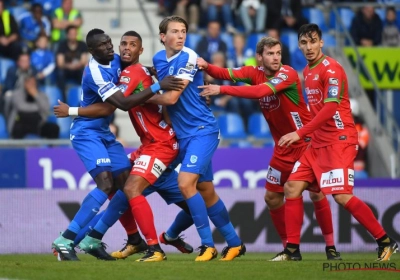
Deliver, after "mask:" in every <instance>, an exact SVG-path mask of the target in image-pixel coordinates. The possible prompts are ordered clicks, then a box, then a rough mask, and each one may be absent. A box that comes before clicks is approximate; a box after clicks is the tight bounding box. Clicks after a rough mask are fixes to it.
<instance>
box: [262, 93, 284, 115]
mask: <svg viewBox="0 0 400 280" xmlns="http://www.w3.org/2000/svg"><path fill="white" fill-rule="evenodd" d="M259 101H260V107H261V108H262V109H266V110H268V111H273V110H276V109H278V108H279V106H280V104H281V100H280V99H279V95H270V96H264V97H263V98H260V100H259Z"/></svg>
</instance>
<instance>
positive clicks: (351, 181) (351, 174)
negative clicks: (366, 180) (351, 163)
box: [347, 169, 354, 186]
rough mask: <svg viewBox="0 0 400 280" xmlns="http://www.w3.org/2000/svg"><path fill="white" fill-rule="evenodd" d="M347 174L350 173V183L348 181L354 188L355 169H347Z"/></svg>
mask: <svg viewBox="0 0 400 280" xmlns="http://www.w3.org/2000/svg"><path fill="white" fill-rule="evenodd" d="M347 172H348V174H349V175H348V178H349V181H348V184H349V186H354V170H353V169H347Z"/></svg>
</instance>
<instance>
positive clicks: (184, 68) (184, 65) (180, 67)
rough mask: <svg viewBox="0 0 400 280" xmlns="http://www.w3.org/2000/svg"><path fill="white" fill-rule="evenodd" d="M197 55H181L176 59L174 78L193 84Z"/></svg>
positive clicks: (191, 53) (193, 53)
mask: <svg viewBox="0 0 400 280" xmlns="http://www.w3.org/2000/svg"><path fill="white" fill-rule="evenodd" d="M196 60H197V54H196V53H195V52H193V51H192V52H190V53H183V54H181V55H180V56H179V57H178V62H177V65H176V68H177V72H176V77H177V78H182V79H185V80H189V81H191V82H193V78H194V75H196V73H197V70H198V68H197V63H196Z"/></svg>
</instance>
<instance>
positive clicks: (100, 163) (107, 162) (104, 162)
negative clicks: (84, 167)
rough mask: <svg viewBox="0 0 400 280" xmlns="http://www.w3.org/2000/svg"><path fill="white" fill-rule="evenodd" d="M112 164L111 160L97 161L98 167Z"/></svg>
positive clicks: (101, 159) (99, 159)
mask: <svg viewBox="0 0 400 280" xmlns="http://www.w3.org/2000/svg"><path fill="white" fill-rule="evenodd" d="M110 163H111V160H110V159H109V158H98V159H97V160H96V165H99V166H100V165H103V164H106V165H107V164H110Z"/></svg>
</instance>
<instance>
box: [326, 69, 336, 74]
mask: <svg viewBox="0 0 400 280" xmlns="http://www.w3.org/2000/svg"><path fill="white" fill-rule="evenodd" d="M326 72H329V73H331V74H335V71H333V70H331V69H328V70H327V71H326Z"/></svg>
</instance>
